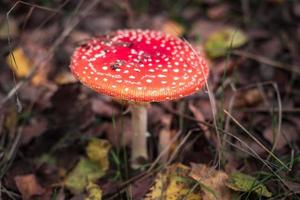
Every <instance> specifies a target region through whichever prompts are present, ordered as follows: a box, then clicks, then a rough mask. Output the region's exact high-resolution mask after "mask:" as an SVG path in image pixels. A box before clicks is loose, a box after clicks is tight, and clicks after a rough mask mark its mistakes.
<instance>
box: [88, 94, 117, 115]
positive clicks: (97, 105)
mask: <svg viewBox="0 0 300 200" xmlns="http://www.w3.org/2000/svg"><path fill="white" fill-rule="evenodd" d="M91 104H92V105H91V106H92V111H93V112H94V113H96V114H98V115H101V116H103V117H109V118H111V117H113V116H116V115H119V114H120V111H119V109H117V108H116V107H115V106H113V105H112V103H111V102H107V101H104V100H103V99H99V98H92V99H91Z"/></svg>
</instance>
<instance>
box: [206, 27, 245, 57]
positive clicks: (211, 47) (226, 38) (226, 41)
mask: <svg viewBox="0 0 300 200" xmlns="http://www.w3.org/2000/svg"><path fill="white" fill-rule="evenodd" d="M247 40H248V38H247V36H246V35H245V34H244V32H242V31H241V30H239V29H236V28H224V29H222V30H220V31H217V32H214V33H213V34H212V35H210V36H209V37H208V39H207V40H206V42H205V44H204V48H205V51H206V52H207V54H208V56H210V57H211V58H216V57H220V56H225V55H226V53H227V51H228V50H229V49H231V48H238V47H241V46H243V45H244V44H246V42H247Z"/></svg>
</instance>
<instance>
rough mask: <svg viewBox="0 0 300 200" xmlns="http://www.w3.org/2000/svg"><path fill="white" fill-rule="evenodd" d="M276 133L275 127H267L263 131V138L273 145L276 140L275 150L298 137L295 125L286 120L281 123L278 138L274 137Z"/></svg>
mask: <svg viewBox="0 0 300 200" xmlns="http://www.w3.org/2000/svg"><path fill="white" fill-rule="evenodd" d="M276 135H277V127H274V128H272V127H267V128H266V129H265V130H264V132H263V136H264V138H265V139H266V140H268V141H269V142H270V143H271V144H272V145H274V142H275V141H276V140H277V142H276V146H275V148H276V149H277V150H280V149H282V148H283V147H284V146H285V145H287V144H288V143H290V142H292V141H296V140H297V138H298V137H299V133H298V130H297V127H296V125H294V124H292V123H288V122H283V123H282V125H281V133H280V134H279V136H278V138H276Z"/></svg>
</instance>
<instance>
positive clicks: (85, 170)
mask: <svg viewBox="0 0 300 200" xmlns="http://www.w3.org/2000/svg"><path fill="white" fill-rule="evenodd" d="M104 174H105V173H104V170H102V169H101V167H100V166H99V165H98V164H97V163H95V162H93V161H91V160H88V159H86V158H81V159H80V160H79V162H78V163H77V164H76V166H75V168H74V169H73V170H72V171H71V172H70V173H69V174H68V176H67V177H66V179H65V181H64V183H65V186H66V187H67V188H69V189H70V190H71V191H72V192H73V193H81V192H82V191H83V190H84V188H85V187H86V186H87V185H88V183H89V182H93V181H96V180H97V179H99V178H101V177H102V176H103V175H104Z"/></svg>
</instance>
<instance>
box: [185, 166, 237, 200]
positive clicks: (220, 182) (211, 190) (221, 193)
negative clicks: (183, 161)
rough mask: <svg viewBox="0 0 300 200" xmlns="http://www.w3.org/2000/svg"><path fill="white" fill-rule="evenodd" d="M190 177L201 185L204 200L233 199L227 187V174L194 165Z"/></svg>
mask: <svg viewBox="0 0 300 200" xmlns="http://www.w3.org/2000/svg"><path fill="white" fill-rule="evenodd" d="M189 175H190V177H192V178H193V179H195V180H197V181H198V182H199V183H200V185H201V188H202V191H203V194H202V198H203V200H218V199H223V200H230V199H232V193H231V191H230V190H229V189H228V188H227V187H226V185H225V183H226V181H227V179H228V175H227V174H226V173H225V172H223V171H217V170H215V169H213V168H210V167H208V166H206V165H203V164H192V169H191V172H190V174H189Z"/></svg>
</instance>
